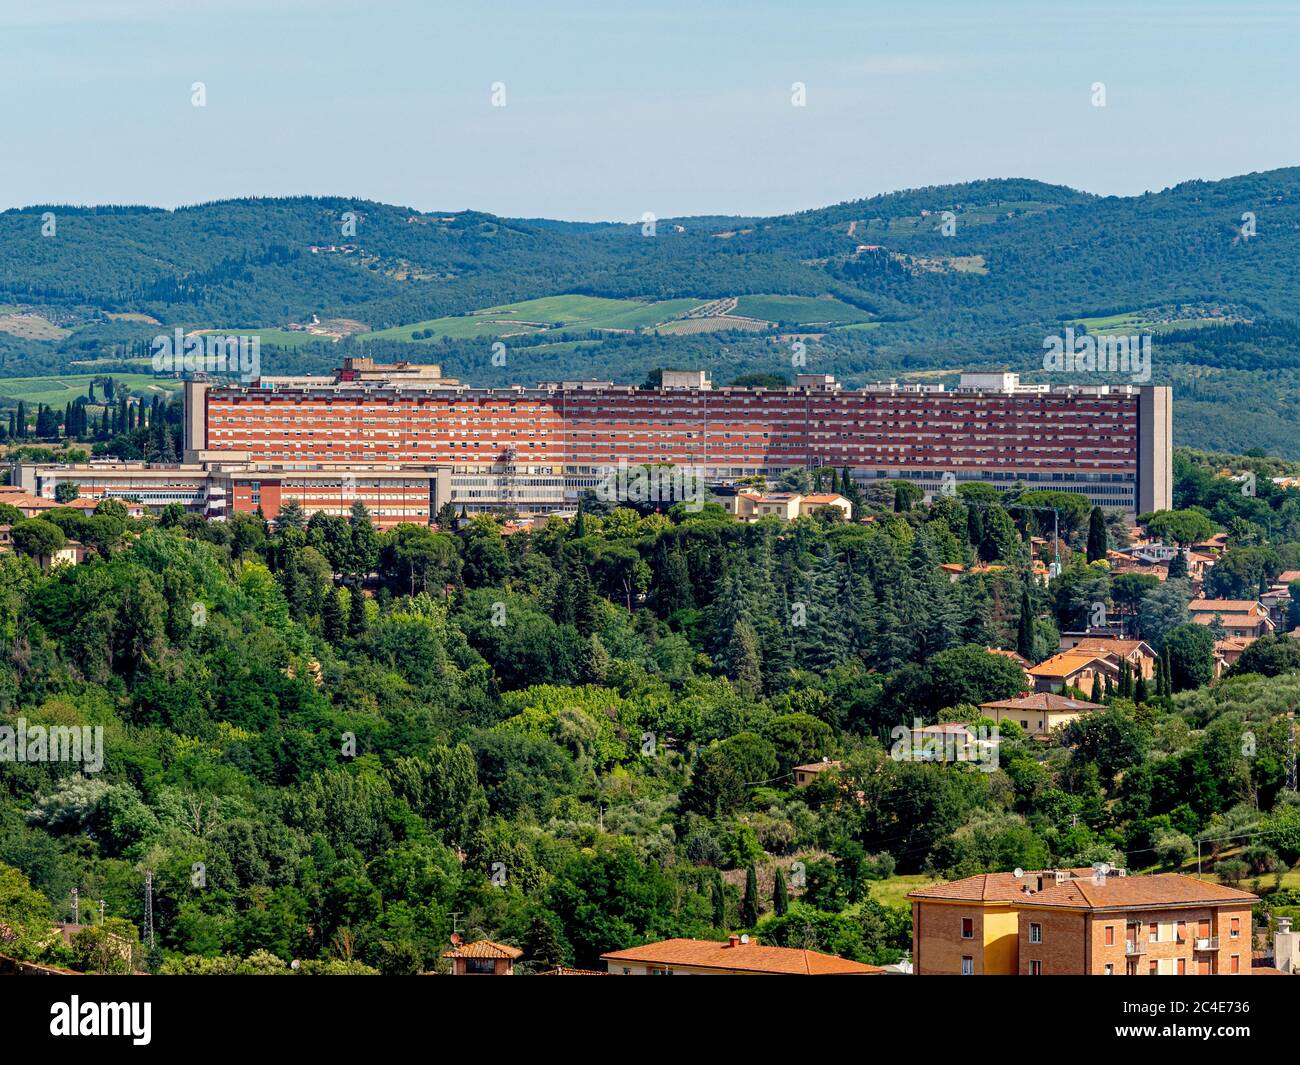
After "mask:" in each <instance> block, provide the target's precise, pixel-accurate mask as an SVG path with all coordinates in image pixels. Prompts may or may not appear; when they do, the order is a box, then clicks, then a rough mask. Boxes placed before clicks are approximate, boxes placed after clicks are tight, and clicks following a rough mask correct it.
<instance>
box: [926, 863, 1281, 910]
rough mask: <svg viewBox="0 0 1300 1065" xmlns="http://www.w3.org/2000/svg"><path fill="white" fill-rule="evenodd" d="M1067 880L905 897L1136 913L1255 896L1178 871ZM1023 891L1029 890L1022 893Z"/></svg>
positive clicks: (1027, 879)
mask: <svg viewBox="0 0 1300 1065" xmlns="http://www.w3.org/2000/svg"><path fill="white" fill-rule="evenodd" d="M1063 871H1064V872H1068V873H1070V874H1072V876H1071V879H1069V880H1066V881H1064V882H1062V883H1060V884H1058V883H1056V880H1055V871H1054V870H1047V871H1045V872H1030V873H1026V874H1025V875H1024V876H1022V877H1019V878H1017V877H1016V876H1015V874H1013V873H981V874H980V875H978V876H968V877H966V878H965V879H962V880H954V881H952V882H951V883H947V884H935V885H934V886H933V887H928V888H920V889H918V890H916V891H913V892H910V893H909V894H908V896H907V897H908V898H909V899H937V900H949V901H953V902H995V903H1020V904H1022V905H1025V906H1044V907H1051V908H1062V909H1076V910H1078V909H1082V910H1107V909H1124V910H1127V909H1136V908H1140V907H1144V906H1161V907H1163V906H1197V905H1200V906H1204V905H1208V904H1220V903H1230V902H1240V903H1242V904H1249V903H1254V902H1258V901H1259V898H1258V896H1256V895H1252V894H1251V893H1250V892H1249V891H1239V890H1237V889H1236V888H1230V887H1224V886H1223V885H1221V884H1211V883H1209V882H1207V881H1205V880H1198V879H1197V878H1196V877H1194V876H1184V875H1183V874H1182V873H1155V874H1153V875H1151V876H1108V877H1106V878H1105V879H1104V880H1102V879H1098V878H1095V877H1094V875H1093V871H1092V869H1090V868H1089V869H1069V870H1063ZM1039 876H1041V877H1042V878H1043V889H1042V890H1041V891H1039V890H1037V884H1038V877H1039ZM1026 888H1029V889H1031V890H1028V891H1027V890H1025V889H1026Z"/></svg>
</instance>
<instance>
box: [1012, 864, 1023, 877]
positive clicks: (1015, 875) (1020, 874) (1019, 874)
mask: <svg viewBox="0 0 1300 1065" xmlns="http://www.w3.org/2000/svg"><path fill="white" fill-rule="evenodd" d="M1011 875H1012V876H1014V877H1015V878H1016V879H1017V880H1019V879H1020V878H1021V877H1022V876H1024V875H1025V871H1024V870H1023V869H1021V868H1020V866H1016V871H1015V872H1014V873H1012V874H1011Z"/></svg>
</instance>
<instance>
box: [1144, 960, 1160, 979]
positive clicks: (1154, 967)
mask: <svg viewBox="0 0 1300 1065" xmlns="http://www.w3.org/2000/svg"><path fill="white" fill-rule="evenodd" d="M1159 973H1160V963H1159V962H1158V961H1153V962H1152V963H1151V966H1150V968H1148V969H1147V974H1148V975H1149V976H1158V975H1159Z"/></svg>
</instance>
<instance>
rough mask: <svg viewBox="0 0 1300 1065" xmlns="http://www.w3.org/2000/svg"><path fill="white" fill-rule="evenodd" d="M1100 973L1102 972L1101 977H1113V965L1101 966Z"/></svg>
mask: <svg viewBox="0 0 1300 1065" xmlns="http://www.w3.org/2000/svg"><path fill="white" fill-rule="evenodd" d="M1101 972H1102V975H1103V976H1114V975H1115V966H1113V965H1103V966H1102V969H1101Z"/></svg>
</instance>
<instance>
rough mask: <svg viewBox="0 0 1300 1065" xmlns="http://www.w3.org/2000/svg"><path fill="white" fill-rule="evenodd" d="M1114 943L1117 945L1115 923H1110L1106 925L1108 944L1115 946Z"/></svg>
mask: <svg viewBox="0 0 1300 1065" xmlns="http://www.w3.org/2000/svg"><path fill="white" fill-rule="evenodd" d="M1114 945H1115V926H1114V925H1113V924H1108V925H1107V926H1106V946H1108V947H1113V946H1114Z"/></svg>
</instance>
